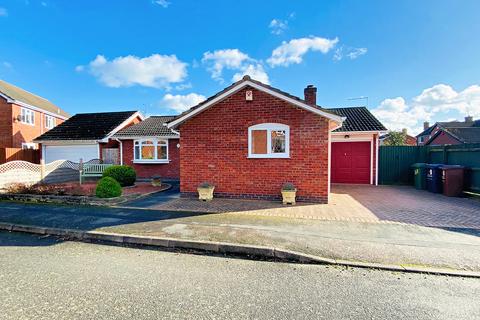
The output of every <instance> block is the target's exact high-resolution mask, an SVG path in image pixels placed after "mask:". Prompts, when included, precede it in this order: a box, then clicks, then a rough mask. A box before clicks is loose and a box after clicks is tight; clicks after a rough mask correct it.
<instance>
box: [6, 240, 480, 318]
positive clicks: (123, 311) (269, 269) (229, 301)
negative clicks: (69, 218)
mask: <svg viewBox="0 0 480 320" xmlns="http://www.w3.org/2000/svg"><path fill="white" fill-rule="evenodd" d="M0 267H1V269H0V283H1V285H0V310H1V316H0V317H1V318H2V319H127V318H132V319H174V318H175V319H179V318H180V319H181V318H184V319H193V318H194V319H225V318H226V319H387V318H388V319H480V304H479V300H478V297H480V280H479V279H467V278H450V277H444V276H433V275H422V274H409V273H393V272H384V271H375V270H368V269H351V268H350V269H346V268H341V267H327V266H318V265H300V264H287V263H274V262H265V261H251V260H240V259H234V258H223V257H211V256H199V255H190V254H184V253H182V254H181V253H171V252H161V251H154V250H141V249H134V248H123V247H112V246H105V245H99V244H87V243H78V242H69V241H67V242H65V241H61V240H58V239H55V238H51V237H46V238H45V237H43V238H39V237H38V236H32V235H25V234H19V233H5V232H0Z"/></svg>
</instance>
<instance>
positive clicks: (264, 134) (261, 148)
mask: <svg viewBox="0 0 480 320" xmlns="http://www.w3.org/2000/svg"><path fill="white" fill-rule="evenodd" d="M248 157H249V158H288V157H290V128H289V126H287V125H284V124H280V123H262V124H257V125H254V126H251V127H249V128H248Z"/></svg>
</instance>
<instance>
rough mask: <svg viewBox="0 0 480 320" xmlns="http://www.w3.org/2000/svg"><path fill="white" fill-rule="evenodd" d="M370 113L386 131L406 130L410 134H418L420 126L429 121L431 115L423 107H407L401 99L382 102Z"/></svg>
mask: <svg viewBox="0 0 480 320" xmlns="http://www.w3.org/2000/svg"><path fill="white" fill-rule="evenodd" d="M372 113H373V114H374V115H375V116H376V117H377V118H378V119H379V120H380V121H381V122H382V123H383V124H384V125H385V127H387V129H389V130H402V129H404V128H406V129H407V131H408V132H409V133H410V134H412V133H413V134H417V133H419V131H420V128H421V125H420V124H421V123H423V121H427V120H430V118H431V115H432V114H431V113H429V112H427V111H426V110H425V108H423V107H420V106H415V107H410V106H408V105H407V104H406V102H405V99H404V98H402V97H397V98H393V99H385V100H383V101H382V102H381V103H380V105H379V106H378V107H377V108H376V109H373V110H372Z"/></svg>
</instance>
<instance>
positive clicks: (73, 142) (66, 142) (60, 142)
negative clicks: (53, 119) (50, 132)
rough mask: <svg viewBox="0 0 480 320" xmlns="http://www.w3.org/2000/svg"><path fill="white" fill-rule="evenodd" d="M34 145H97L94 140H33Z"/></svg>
mask: <svg viewBox="0 0 480 320" xmlns="http://www.w3.org/2000/svg"><path fill="white" fill-rule="evenodd" d="M33 141H34V142H35V143H41V144H42V145H44V146H68V145H82V144H97V141H96V140H33Z"/></svg>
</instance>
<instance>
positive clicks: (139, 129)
mask: <svg viewBox="0 0 480 320" xmlns="http://www.w3.org/2000/svg"><path fill="white" fill-rule="evenodd" d="M174 118H175V116H151V117H150V118H147V119H145V120H143V121H142V122H140V123H137V124H135V125H133V126H130V127H128V128H125V129H122V130H120V131H118V132H117V133H116V134H115V135H114V137H118V138H121V137H159V136H178V135H177V134H176V133H175V132H174V131H172V129H169V128H167V126H166V125H165V124H166V123H167V122H169V121H171V120H172V119H174Z"/></svg>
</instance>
